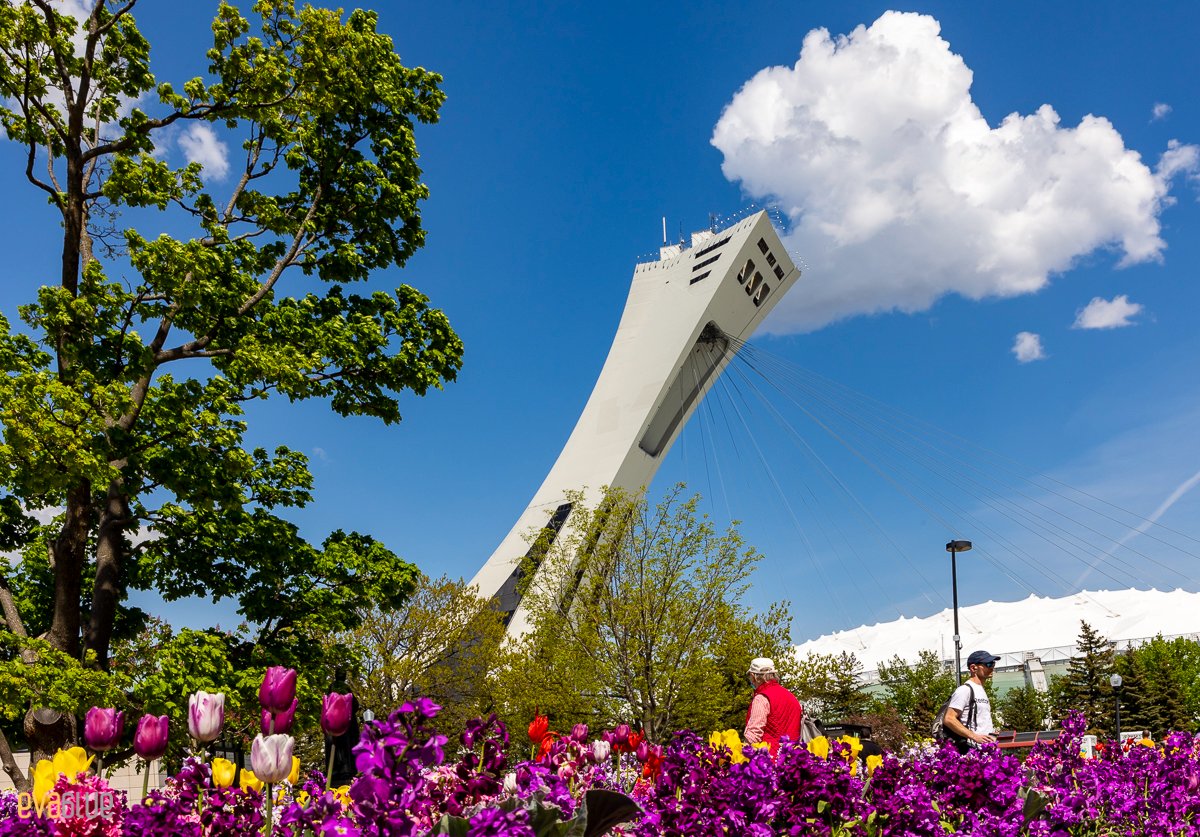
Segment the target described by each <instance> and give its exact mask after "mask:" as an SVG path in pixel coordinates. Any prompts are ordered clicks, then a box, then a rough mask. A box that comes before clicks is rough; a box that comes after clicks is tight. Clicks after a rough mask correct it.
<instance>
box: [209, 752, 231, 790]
mask: <svg viewBox="0 0 1200 837" xmlns="http://www.w3.org/2000/svg"><path fill="white" fill-rule="evenodd" d="M236 773H237V765H236V764H234V763H233V762H231V761H230V760H229V759H223V758H215V759H213V760H212V781H213V785H215V786H216V787H218V788H227V787H229V786H230V785H232V784H233V777H234V774H236Z"/></svg>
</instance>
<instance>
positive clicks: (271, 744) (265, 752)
mask: <svg viewBox="0 0 1200 837" xmlns="http://www.w3.org/2000/svg"><path fill="white" fill-rule="evenodd" d="M295 746H296V740H295V739H294V738H292V737H291V736H290V735H256V736H255V737H254V742H253V743H252V744H251V745H250V767H251V769H252V770H253V771H254V775H255V776H257V777H258V778H259V779H261V780H262V781H264V782H266V783H268V784H272V785H273V784H275V783H276V782H282V781H283V780H284V779H286V778H287V777H288V774H290V773H291V772H292V750H293V749H294V748H295Z"/></svg>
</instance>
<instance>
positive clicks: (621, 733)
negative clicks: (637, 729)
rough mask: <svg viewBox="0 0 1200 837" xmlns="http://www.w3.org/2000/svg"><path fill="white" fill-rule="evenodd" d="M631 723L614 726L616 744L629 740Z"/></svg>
mask: <svg viewBox="0 0 1200 837" xmlns="http://www.w3.org/2000/svg"><path fill="white" fill-rule="evenodd" d="M629 732H630V730H629V724H619V725H617V726H616V727H614V728H613V731H612V734H613V738H614V739H615V740H614V741H613V743H614V744H624V743H625V742H626V741H628V740H629Z"/></svg>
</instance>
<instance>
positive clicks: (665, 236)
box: [663, 215, 667, 247]
mask: <svg viewBox="0 0 1200 837" xmlns="http://www.w3.org/2000/svg"><path fill="white" fill-rule="evenodd" d="M666 246H667V216H666V215H664V216H663V247H666Z"/></svg>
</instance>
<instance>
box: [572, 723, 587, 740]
mask: <svg viewBox="0 0 1200 837" xmlns="http://www.w3.org/2000/svg"><path fill="white" fill-rule="evenodd" d="M587 734H588V725H587V724H576V725H575V726H573V727H571V737H572V738H574V739H575V740H576V741H578V742H580V743H583V742H584V741H587Z"/></svg>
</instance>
